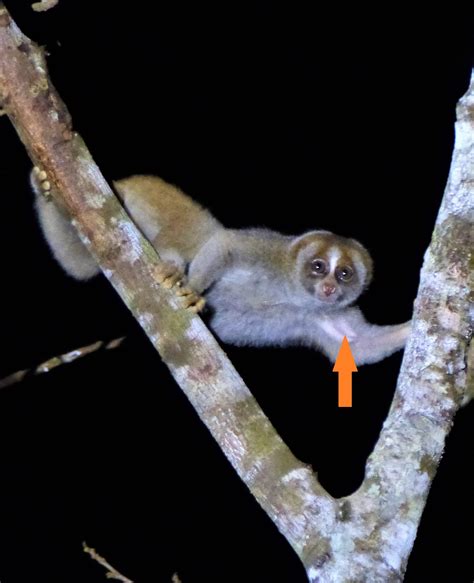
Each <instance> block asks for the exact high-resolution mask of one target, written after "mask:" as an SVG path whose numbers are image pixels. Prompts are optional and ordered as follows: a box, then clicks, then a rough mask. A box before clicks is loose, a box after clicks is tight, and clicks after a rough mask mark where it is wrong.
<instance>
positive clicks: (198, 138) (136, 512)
mask: <svg viewBox="0 0 474 583" xmlns="http://www.w3.org/2000/svg"><path fill="white" fill-rule="evenodd" d="M5 3H6V5H7V7H8V8H9V9H10V10H11V12H12V15H13V17H14V18H15V19H16V21H17V24H18V25H19V26H20V28H21V29H22V30H23V32H24V33H25V34H27V35H28V36H29V37H30V38H32V39H33V40H35V41H36V42H38V43H39V44H40V45H43V46H44V47H45V48H46V50H47V52H48V54H49V57H48V66H49V71H50V75H51V78H52V81H53V84H54V85H55V86H56V88H57V90H58V91H59V93H60V95H61V96H62V98H63V100H64V101H65V103H66V105H67V107H68V108H69V111H70V112H71V114H72V117H73V121H74V127H75V129H76V130H77V131H78V132H79V133H80V134H81V135H82V137H83V138H84V140H85V142H86V144H87V145H88V147H89V149H90V151H91V152H92V155H93V156H94V158H95V160H96V162H97V163H98V165H99V167H100V168H101V169H102V171H103V173H104V175H105V176H106V178H107V179H110V180H112V179H117V178H121V177H125V176H128V175H130V174H135V173H150V174H157V175H159V176H161V177H162V178H164V179H166V180H168V181H170V182H172V183H174V184H177V185H178V186H179V187H181V188H182V189H183V190H184V191H185V192H187V193H188V194H190V195H191V196H192V197H193V198H195V199H197V200H198V201H200V202H201V203H202V204H203V205H205V206H207V207H209V208H210V209H211V211H212V212H213V213H214V214H215V216H216V217H217V218H218V219H219V220H220V221H222V222H223V223H224V224H225V225H226V226H229V227H247V226H267V227H269V228H272V229H275V230H278V231H281V232H284V233H288V234H299V233H302V232H304V231H306V230H309V229H314V228H321V229H327V230H331V231H334V232H336V233H338V234H341V235H345V236H350V237H354V238H357V239H359V240H360V241H361V242H362V243H363V244H364V245H365V246H366V247H367V248H368V249H369V250H370V252H371V253H372V256H373V258H374V262H375V277H374V281H373V284H372V285H371V287H370V289H369V290H368V292H366V293H365V295H364V296H363V298H362V299H361V300H360V302H359V304H360V306H361V307H362V310H363V311H364V313H365V315H366V316H367V318H368V319H369V320H370V321H372V322H374V323H378V324H393V323H398V322H402V321H405V320H407V319H409V318H410V315H411V310H412V303H413V300H414V298H415V295H416V292H417V286H418V277H419V270H420V267H421V264H422V261H423V255H424V252H425V250H426V247H427V245H428V244H429V241H430V237H431V232H432V228H433V224H434V221H435V218H436V214H437V210H438V207H439V203H440V201H441V197H442V194H443V190H444V186H445V183H446V179H447V175H448V171H449V165H450V159H451V153H452V148H453V140H454V131H453V130H454V119H455V104H456V101H457V100H458V99H459V97H460V96H461V95H462V94H463V93H464V92H465V90H466V88H467V84H468V80H469V76H470V66H471V44H472V26H471V24H472V18H471V17H469V15H468V14H467V13H466V12H464V13H462V11H461V10H459V6H457V7H456V5H454V4H453V8H452V9H450V11H447V10H446V9H445V10H444V11H441V10H440V11H439V12H438V13H436V12H435V11H436V9H435V8H434V6H432V7H431V8H430V12H429V13H428V12H426V13H424V14H420V15H417V14H415V13H413V12H412V11H402V9H401V8H398V9H397V10H394V11H392V12H389V11H387V12H386V13H385V14H384V13H381V12H369V11H367V12H365V13H364V12H363V11H362V10H361V9H360V8H359V7H358V8H357V10H353V12H348V11H347V10H346V9H344V8H342V6H339V4H337V5H335V6H334V9H332V10H328V9H325V10H324V11H323V10H322V9H318V8H315V6H309V5H310V3H307V4H308V5H304V4H303V3H301V5H300V3H288V4H287V5H286V7H283V8H282V7H278V6H277V4H276V3H275V4H273V3H271V2H263V1H254V2H249V3H245V2H244V3H227V2H221V3H210V2H206V1H204V2H185V1H183V2H167V3H162V2H157V3H153V2H150V1H145V0H136V1H134V2H131V3H128V4H127V5H126V4H125V3H124V5H123V6H122V5H121V4H120V3H117V2H93V1H92V0H74V1H72V0H60V4H59V5H58V6H57V7H56V8H54V9H53V10H51V11H50V12H48V13H44V14H35V13H33V12H32V11H31V10H30V9H29V7H28V2H19V1H18V0H15V1H8V0H5ZM125 6H126V7H125ZM310 8H311V9H310ZM456 13H457V14H456ZM456 16H458V19H459V21H458V22H456ZM0 151H1V154H2V155H1V160H0V173H1V187H2V196H1V197H0V224H1V229H0V260H1V264H2V266H3V269H2V277H1V281H2V285H1V288H0V289H1V291H0V297H1V299H2V301H1V303H0V331H1V336H0V338H1V342H2V349H1V353H0V355H1V356H0V378H1V377H3V376H5V375H7V374H9V373H11V372H14V371H15V370H18V369H21V368H26V367H29V366H32V365H35V364H39V363H40V362H42V361H44V360H46V359H47V358H49V357H51V356H53V355H55V354H59V353H63V352H66V351H68V350H72V349H73V348H77V347H79V346H83V345H85V344H88V343H91V342H94V341H95V340H98V339H104V340H108V339H112V338H115V337H116V336H122V335H126V336H127V340H126V341H125V342H124V343H123V345H122V346H121V347H120V348H119V349H116V350H115V351H108V352H102V353H97V354H94V355H91V356H88V357H86V358H84V359H82V360H79V361H76V362H75V363H73V364H71V365H68V366H63V367H61V368H59V369H57V370H55V371H53V372H51V373H48V374H47V375H43V376H41V377H34V378H29V379H28V380H26V381H24V382H23V383H22V384H20V385H16V386H15V387H13V388H10V389H8V390H4V391H1V392H0V443H1V447H0V581H1V583H26V582H30V581H35V582H36V583H38V582H43V581H44V582H48V583H54V582H65V581H67V582H68V583H76V582H77V583H79V582H81V583H85V582H87V583H96V582H100V581H105V580H106V579H105V576H104V572H103V569H102V568H101V567H99V566H97V565H96V564H94V563H93V562H92V561H91V560H90V559H89V558H88V557H87V556H86V555H85V554H84V553H83V552H82V548H81V543H82V541H84V540H85V541H87V543H88V544H89V545H90V546H93V547H95V548H97V550H98V551H99V552H100V553H102V554H103V555H105V556H106V557H107V558H108V559H109V561H110V562H111V563H112V564H113V565H115V566H116V567H117V568H118V569H119V570H121V571H122V572H123V573H124V574H126V575H127V576H128V577H130V578H131V579H133V580H134V581H135V582H136V583H147V582H150V583H169V582H170V581H171V575H172V574H173V573H174V572H175V571H177V572H178V573H179V575H180V577H181V579H182V582H183V583H196V582H204V581H205V582H206V583H207V582H213V581H216V582H219V583H233V582H236V583H237V582H238V583H254V582H255V583H257V582H259V583H262V582H272V583H273V582H275V583H280V582H281V583H300V582H301V583H303V582H304V581H305V580H306V579H305V573H304V569H303V568H302V566H301V564H300V562H299V559H298V558H297V556H296V555H295V554H294V553H293V551H292V550H291V548H290V547H289V545H288V544H287V543H286V541H285V540H284V539H283V537H282V536H280V534H279V533H278V531H277V529H276V527H274V525H273V523H272V522H271V520H270V519H269V518H268V517H267V516H266V515H265V514H264V512H263V511H262V510H261V509H260V507H259V506H258V504H257V503H256V501H255V500H254V499H253V497H252V496H251V495H250V493H249V492H248V490H247V489H246V487H245V486H244V485H243V484H242V483H241V482H240V480H239V479H238V477H237V475H236V474H235V472H234V470H233V469H232V468H231V466H230V465H229V463H228V462H227V460H226V459H225V457H224V455H223V454H222V452H221V451H220V450H219V448H218V446H217V445H216V443H215V442H214V441H213V439H212V437H211V436H210V434H209V433H208V431H207V429H206V428H205V426H204V425H203V424H202V423H201V421H200V420H199V418H198V417H197V415H196V413H195V412H194V411H193V409H192V407H191V406H190V404H189V403H188V402H187V399H186V397H185V396H184V394H183V393H182V392H181V390H180V389H179V387H178V386H177V385H176V384H175V383H174V381H173V379H172V378H171V376H170V374H169V372H168V369H167V368H166V366H165V365H164V364H163V363H162V362H161V360H160V358H159V356H158V355H157V354H156V353H155V352H154V350H153V348H152V347H151V345H150V344H149V342H148V340H147V339H146V337H145V335H144V334H143V333H142V331H141V329H140V328H139V326H138V324H136V323H135V321H134V320H133V318H132V317H131V315H130V314H129V312H128V310H127V308H126V307H125V306H124V305H123V304H122V302H121V300H120V299H119V298H118V296H117V295H116V294H115V292H114V290H113V289H112V287H111V286H110V285H109V284H108V282H107V281H106V279H105V278H104V277H103V276H100V277H97V278H95V279H94V280H92V281H91V282H88V283H77V282H75V281H74V280H72V279H70V278H68V277H67V276H66V275H64V274H63V272H62V271H61V269H60V268H59V266H58V265H57V264H56V263H55V262H54V261H53V259H52V258H51V257H50V255H49V251H48V249H47V247H46V245H45V243H44V241H43V239H42V236H41V233H40V231H39V229H38V226H37V224H36V220H35V216H34V212H33V207H32V201H33V197H32V194H31V192H30V190H29V186H28V172H29V169H30V166H31V163H30V161H29V159H28V157H27V155H26V153H25V150H24V148H23V146H22V144H21V143H20V141H19V140H18V138H17V136H16V134H15V132H14V130H13V128H12V126H11V124H10V122H9V120H8V119H7V118H6V117H5V116H4V117H2V118H0ZM224 348H225V350H226V352H227V353H228V355H229V357H230V359H231V360H232V362H233V363H234V365H235V367H236V368H237V370H238V371H239V372H240V374H241V375H242V376H243V378H244V380H245V382H246V383H247V386H248V387H249V388H250V390H251V391H252V393H253V394H254V395H255V397H256V399H257V400H258V402H259V404H260V405H261V407H262V408H263V410H264V411H265V413H266V414H267V415H268V416H269V418H270V419H271V421H272V423H273V424H274V426H275V427H276V429H277V430H278V432H279V433H280V435H281V436H282V438H283V439H284V440H285V442H286V443H287V444H288V446H289V447H290V448H291V449H292V451H293V453H294V454H295V455H296V456H297V457H298V458H300V459H301V460H303V461H304V462H306V463H310V464H312V466H313V467H314V468H315V470H316V471H317V472H318V477H319V479H320V481H321V483H322V485H323V486H324V487H325V488H326V489H327V490H328V491H329V492H330V493H331V494H333V495H334V496H345V495H348V494H350V493H351V492H353V491H354V490H355V489H357V488H358V486H359V485H360V483H361V481H362V479H363V474H364V465H365V460H366V458H367V456H368V455H369V453H370V451H371V450H372V448H373V446H374V443H375V442H376V440H377V436H378V434H379V432H380V429H381V426H382V423H383V420H384V418H385V417H386V414H387V411H388V408H389V406H390V402H391V398H392V394H393V391H394V388H395V383H396V378H397V372H398V369H399V366H400V362H401V353H398V354H396V355H394V356H392V357H390V358H388V359H386V360H385V361H383V362H381V363H378V364H375V365H370V366H364V367H361V368H360V369H359V372H358V373H357V375H355V377H354V381H353V383H354V393H353V400H354V406H353V407H352V408H351V409H338V407H337V379H336V376H335V375H334V374H333V373H332V365H331V364H330V363H329V361H328V360H327V359H326V358H325V357H323V356H322V355H320V354H318V353H315V352H314V351H311V350H308V349H302V348H285V349H277V348H275V349H270V348H268V349H256V348H235V347H231V346H224ZM473 413H474V405H473V404H471V405H470V406H468V407H466V408H465V409H464V410H462V411H461V412H460V413H459V414H458V416H457V418H456V422H455V425H454V429H453V431H452V433H451V435H450V437H449V440H448V442H447V447H446V450H445V455H444V457H443V460H442V463H441V465H440V468H439V472H438V474H437V476H436V479H435V481H434V483H433V487H432V490H431V493H430V497H429V500H428V504H427V507H426V512H425V514H424V517H423V520H422V522H421V526H420V529H419V531H418V538H417V541H416V543H415V547H414V550H413V553H412V555H411V558H410V561H409V564H408V570H407V575H406V579H405V581H407V582H409V583H418V582H421V581H423V582H424V581H432V580H434V579H437V580H449V581H450V582H451V581H452V582H454V583H464V582H466V583H472V580H473V579H474V567H473V557H472V523H473V520H474V512H473V503H472V492H473V491H474V481H473V477H472V467H471V466H472V457H473V447H474V423H473ZM463 528H464V529H466V531H467V532H470V533H471V534H463V533H462V529H463Z"/></svg>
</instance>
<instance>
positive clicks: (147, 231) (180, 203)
mask: <svg viewBox="0 0 474 583" xmlns="http://www.w3.org/2000/svg"><path fill="white" fill-rule="evenodd" d="M34 172H36V171H34ZM41 176H43V175H41ZM40 180H41V179H40ZM43 183H44V181H43ZM32 185H33V189H34V190H35V192H36V194H37V196H36V207H37V210H38V216H39V220H40V224H41V226H42V229H43V232H44V234H45V237H46V239H47V241H48V243H49V245H50V247H51V249H52V251H53V255H54V256H55V258H56V259H57V260H58V261H59V263H60V264H61V265H62V267H63V268H64V269H65V270H66V272H67V273H69V274H70V275H72V276H73V277H76V278H77V279H88V278H89V277H92V276H93V275H95V274H96V273H98V272H99V268H98V266H97V265H96V263H95V261H94V260H93V258H92V256H91V255H90V254H89V252H88V251H87V249H86V248H85V247H84V246H83V245H82V243H81V242H80V240H79V238H78V237H77V235H76V233H75V231H74V229H73V227H72V226H71V225H70V223H69V220H68V218H67V216H66V215H65V213H64V212H63V211H62V210H61V209H59V208H58V207H57V206H56V204H55V203H47V202H46V201H44V198H43V196H42V194H41V191H40V188H39V187H38V180H36V179H34V180H33V179H32ZM115 187H116V190H117V192H118V194H119V196H120V198H121V199H122V201H123V204H124V206H125V208H126V209H127V211H128V213H129V214H130V215H131V217H132V218H133V220H134V221H135V223H136V224H137V225H138V226H139V228H140V229H141V231H142V232H143V234H144V235H145V236H146V237H147V238H148V240H149V241H150V242H151V244H152V245H153V247H154V248H155V249H156V250H157V252H158V253H159V255H160V257H161V258H162V259H164V260H165V261H167V262H168V261H169V262H170V263H172V264H173V265H175V266H176V267H177V268H178V269H181V270H183V271H185V272H186V274H187V279H188V282H189V286H190V288H191V290H195V291H190V293H187V292H186V293H183V292H184V291H185V290H187V289H188V288H187V287H185V286H184V284H183V283H181V286H182V287H181V292H179V291H178V293H181V294H182V295H183V297H184V298H186V299H185V303H187V304H188V307H190V308H192V309H193V308H195V309H199V308H200V307H202V305H203V303H204V300H203V299H202V298H200V297H199V296H198V295H197V294H202V293H204V294H205V297H206V302H207V304H208V305H209V307H210V308H211V311H212V316H211V320H210V324H211V327H212V328H213V330H214V331H215V332H216V333H217V335H218V336H219V337H220V338H221V339H222V340H224V341H225V342H228V343H231V344H238V345H243V344H247V345H252V346H264V345H279V346H287V345H290V344H300V345H305V346H310V347H313V348H315V349H318V350H320V351H322V352H323V353H324V354H326V355H327V356H328V357H329V358H330V359H331V360H333V361H334V359H335V358H336V356H337V352H338V349H339V346H340V344H341V341H342V339H343V337H344V336H347V337H348V338H350V339H351V348H352V352H353V354H354V358H355V360H356V363H357V364H358V365H361V364H365V363H371V362H377V361H379V360H382V359H383V358H385V357H386V356H389V355H390V354H392V353H393V352H395V351H397V350H399V349H401V348H403V346H404V345H405V342H406V339H407V336H408V334H409V331H410V322H406V323H404V324H397V325H394V326H377V325H373V324H369V323H368V322H367V321H366V320H365V318H364V316H363V315H362V312H361V311H360V310H359V309H358V308H357V307H355V306H354V303H355V301H356V300H357V299H358V297H359V296H360V294H361V293H362V292H363V290H364V289H365V288H366V287H367V286H368V285H369V283H370V280H371V277H372V259H371V257H370V255H369V253H368V251H367V250H366V249H365V247H363V246H362V245H361V244H360V243H359V242H358V241H355V240H354V239H348V238H345V237H340V236H338V235H335V234H333V233H330V232H328V231H309V232H307V233H304V234H303V235H300V236H287V235H282V234H280V233H277V232H274V231H270V230H267V229H226V228H225V227H224V226H223V225H222V224H221V223H220V222H219V221H217V219H215V218H214V217H213V216H212V215H211V213H210V212H209V211H207V210H206V209H204V208H203V207H201V206H200V205H199V204H198V203H197V202H195V201H193V200H192V199H191V198H189V197H188V196H187V195H185V194H184V193H183V192H182V191H181V190H179V189H178V188H176V187H175V186H172V185H170V184H168V183H166V182H165V181H164V180H161V179H160V178H157V177H155V176H131V177H130V178H125V179H123V180H119V181H118V182H116V183H115ZM161 276H162V281H163V284H164V285H169V287H173V286H176V287H177V289H178V290H179V289H180V287H179V285H178V282H179V281H180V280H179V278H175V276H174V275H173V273H170V274H168V275H166V274H165V275H163V274H161Z"/></svg>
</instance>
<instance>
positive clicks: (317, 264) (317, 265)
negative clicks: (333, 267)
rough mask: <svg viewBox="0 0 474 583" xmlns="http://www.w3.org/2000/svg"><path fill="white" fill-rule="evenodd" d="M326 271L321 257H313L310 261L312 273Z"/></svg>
mask: <svg viewBox="0 0 474 583" xmlns="http://www.w3.org/2000/svg"><path fill="white" fill-rule="evenodd" d="M327 271H328V268H327V265H326V262H325V261H323V260H322V259H313V260H312V261H311V272H312V274H313V275H326V273H327Z"/></svg>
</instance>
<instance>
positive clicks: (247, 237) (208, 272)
mask: <svg viewBox="0 0 474 583" xmlns="http://www.w3.org/2000/svg"><path fill="white" fill-rule="evenodd" d="M286 242H287V237H285V236H283V235H280V234H279V233H275V232H273V231H269V230H267V229H224V228H221V229H219V230H218V231H216V232H215V233H214V234H213V235H212V236H211V237H210V238H209V239H208V240H207V242H206V243H205V244H204V245H203V246H202V247H201V248H200V249H199V251H198V252H197V254H196V256H195V257H194V258H193V259H192V261H191V263H190V265H189V272H188V279H189V285H190V286H191V287H192V288H193V289H194V290H196V292H198V293H203V292H204V291H205V290H207V289H208V288H209V287H210V286H211V285H212V284H213V283H214V282H216V281H217V280H219V279H220V278H221V276H222V274H223V272H224V271H225V270H226V269H227V268H228V267H230V266H231V265H235V264H236V263H242V264H246V265H247V266H252V265H255V264H257V263H259V262H264V263H265V264H267V265H272V266H274V268H275V269H277V268H278V257H279V256H280V255H281V252H282V250H283V247H284V245H285V244H286Z"/></svg>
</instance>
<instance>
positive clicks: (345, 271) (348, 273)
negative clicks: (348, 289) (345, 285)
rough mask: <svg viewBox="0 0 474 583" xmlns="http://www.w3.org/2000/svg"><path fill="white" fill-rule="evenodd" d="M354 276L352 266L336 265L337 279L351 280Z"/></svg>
mask: <svg viewBox="0 0 474 583" xmlns="http://www.w3.org/2000/svg"><path fill="white" fill-rule="evenodd" d="M353 276H354V270H353V269H352V267H336V279H338V280H339V281H350V280H351V279H352V278H353Z"/></svg>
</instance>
